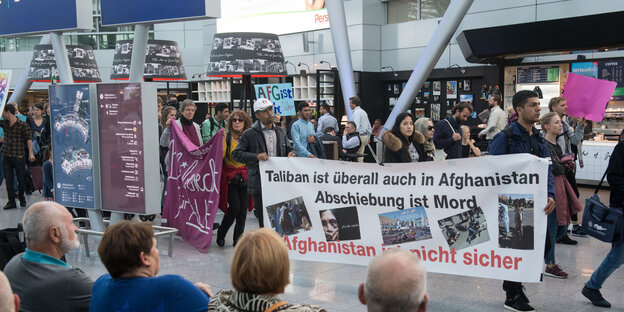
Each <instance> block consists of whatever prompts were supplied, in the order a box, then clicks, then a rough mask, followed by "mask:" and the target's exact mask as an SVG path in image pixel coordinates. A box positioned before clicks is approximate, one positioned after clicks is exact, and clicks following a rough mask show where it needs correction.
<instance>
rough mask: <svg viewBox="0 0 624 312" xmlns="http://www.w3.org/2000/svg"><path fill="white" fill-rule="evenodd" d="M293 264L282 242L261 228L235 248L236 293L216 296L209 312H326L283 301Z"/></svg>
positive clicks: (315, 307) (232, 274) (232, 266)
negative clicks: (282, 295)
mask: <svg viewBox="0 0 624 312" xmlns="http://www.w3.org/2000/svg"><path fill="white" fill-rule="evenodd" d="M289 274H290V260H289V259H288V250H287V249H286V245H284V242H283V241H282V238H281V237H280V236H279V235H278V234H277V233H276V232H275V231H273V230H270V229H266V228H261V229H257V230H253V231H250V232H247V233H245V234H244V235H243V236H242V237H241V239H240V240H239V241H238V244H237V245H236V248H234V255H233V256H232V264H231V267H230V275H231V277H232V285H233V286H234V290H222V291H220V292H219V293H217V294H216V295H215V296H214V297H213V298H212V300H211V301H210V304H208V311H215V312H243V311H244V312H265V311H267V312H268V311H270V312H323V311H326V310H325V309H323V308H320V307H317V306H314V305H299V304H292V303H288V302H286V301H282V300H280V299H279V298H278V297H277V295H278V294H281V293H283V292H284V289H285V288H286V286H287V285H288V284H289V283H290V279H289Z"/></svg>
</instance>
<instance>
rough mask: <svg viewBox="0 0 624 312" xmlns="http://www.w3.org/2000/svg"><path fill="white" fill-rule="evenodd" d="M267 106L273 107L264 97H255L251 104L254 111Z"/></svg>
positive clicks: (261, 109)
mask: <svg viewBox="0 0 624 312" xmlns="http://www.w3.org/2000/svg"><path fill="white" fill-rule="evenodd" d="M269 107H273V103H271V101H269V100H267V99H265V98H259V99H257V100H256V102H254V105H253V109H254V112H258V111H263V110H265V109H267V108H269Z"/></svg>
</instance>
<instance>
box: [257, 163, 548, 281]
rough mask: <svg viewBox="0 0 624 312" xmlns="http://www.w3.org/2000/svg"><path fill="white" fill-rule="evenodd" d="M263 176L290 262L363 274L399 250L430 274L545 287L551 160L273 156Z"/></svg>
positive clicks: (268, 214)
mask: <svg viewBox="0 0 624 312" xmlns="http://www.w3.org/2000/svg"><path fill="white" fill-rule="evenodd" d="M260 175H261V183H262V200H263V204H264V222H265V224H266V225H267V227H270V228H272V229H274V230H275V231H276V232H278V233H279V234H281V235H282V237H283V240H284V243H285V244H286V246H287V247H288V249H289V255H290V258H291V259H296V260H309V261H323V262H335V263H345V264H347V263H348V264H359V265H367V264H368V262H369V261H370V260H371V259H372V258H373V257H374V256H375V255H378V254H380V253H381V252H383V250H385V249H388V248H403V249H406V250H409V251H411V252H412V253H414V254H416V255H418V256H419V257H420V258H421V259H422V260H423V263H424V265H425V267H426V268H427V271H429V272H436V273H446V274H454V275H467V276H474V277H485V278H493V279H499V280H511V281H519V282H538V281H539V280H540V276H541V274H542V271H543V263H544V260H543V259H544V241H545V238H546V215H545V214H544V210H543V208H544V207H545V206H546V202H547V183H548V182H547V180H548V160H546V159H541V158H537V157H534V156H531V155H529V154H518V155H504V156H489V157H480V158H469V159H458V160H449V161H442V162H425V163H414V164H384V166H379V165H378V164H360V163H346V162H338V161H328V160H318V159H307V158H305V159H304V158H275V157H274V158H269V160H268V161H261V162H260ZM276 190H279V191H278V192H276Z"/></svg>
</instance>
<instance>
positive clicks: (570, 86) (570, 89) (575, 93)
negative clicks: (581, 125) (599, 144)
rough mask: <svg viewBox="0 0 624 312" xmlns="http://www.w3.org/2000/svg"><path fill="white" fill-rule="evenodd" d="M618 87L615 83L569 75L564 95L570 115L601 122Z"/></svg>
mask: <svg viewBox="0 0 624 312" xmlns="http://www.w3.org/2000/svg"><path fill="white" fill-rule="evenodd" d="M616 85H617V83H616V82H613V81H606V80H600V79H596V78H591V77H585V76H581V75H577V74H573V73H569V74H568V79H567V80H566V83H565V87H564V88H563V90H564V91H563V95H562V96H563V97H564V98H566V104H567V105H568V115H570V116H575V117H585V119H589V120H593V121H597V122H601V121H602V119H603V118H604V115H605V110H606V108H607V103H609V100H611V96H612V95H613V91H615V87H616Z"/></svg>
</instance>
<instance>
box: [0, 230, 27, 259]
mask: <svg viewBox="0 0 624 312" xmlns="http://www.w3.org/2000/svg"><path fill="white" fill-rule="evenodd" d="M20 233H22V234H23V233H24V229H23V228H22V224H21V223H20V224H18V225H17V227H15V228H6V229H2V230H0V270H4V267H5V266H6V264H7V263H9V261H10V260H11V258H13V256H15V255H17V254H19V253H21V252H24V251H25V250H26V242H24V240H23V239H20Z"/></svg>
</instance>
